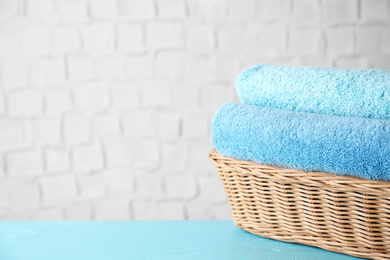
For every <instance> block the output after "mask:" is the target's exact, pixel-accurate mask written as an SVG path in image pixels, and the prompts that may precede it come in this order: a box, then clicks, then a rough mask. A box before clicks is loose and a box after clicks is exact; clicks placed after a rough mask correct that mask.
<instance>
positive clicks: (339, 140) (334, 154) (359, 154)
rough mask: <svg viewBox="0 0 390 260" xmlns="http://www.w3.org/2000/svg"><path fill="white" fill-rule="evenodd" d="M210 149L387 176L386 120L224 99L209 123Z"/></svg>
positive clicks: (389, 128) (389, 135) (389, 127)
mask: <svg viewBox="0 0 390 260" xmlns="http://www.w3.org/2000/svg"><path fill="white" fill-rule="evenodd" d="M211 136H212V143H213V146H214V148H215V149H216V150H217V151H218V152H219V153H220V154H222V155H224V156H228V157H232V158H236V159H239V160H250V161H255V162H258V163H262V164H270V165H276V166H281V167H284V168H292V169H300V170H304V171H321V172H328V173H333V174H338V175H350V176H357V177H362V178H366V179H371V180H390V120H378V119H366V118H359V117H338V116H329V115H321V114H312V113H304V112H292V111H287V110H279V109H272V108H262V107H258V106H250V105H240V104H233V103H228V104H224V105H222V106H221V107H220V108H219V110H218V111H217V113H216V115H215V117H214V119H213V122H212V124H211Z"/></svg>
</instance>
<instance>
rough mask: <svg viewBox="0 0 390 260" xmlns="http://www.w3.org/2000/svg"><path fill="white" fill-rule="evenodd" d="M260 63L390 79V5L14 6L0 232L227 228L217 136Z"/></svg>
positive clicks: (0, 134)
mask: <svg viewBox="0 0 390 260" xmlns="http://www.w3.org/2000/svg"><path fill="white" fill-rule="evenodd" d="M254 63H271V64H280V65H295V66H299V65H305V66H332V67H342V68H378V69H390V1H388V0H326V1H320V0H245V1H242V0H211V1H210V0H197V1H192V0H78V1H75V0H19V1H5V2H4V5H3V6H2V7H1V8H0V158H1V160H0V219H2V220H132V219H133V220H183V219H189V220H210V219H229V218H230V211H229V207H228V204H227V201H226V198H225V194H224V191H223V188H222V185H221V183H220V180H219V177H218V175H217V173H216V170H215V168H214V166H213V165H212V163H211V162H210V161H209V159H208V153H209V152H210V150H211V148H212V147H211V144H210V139H209V134H210V130H209V126H210V122H211V119H212V117H213V114H214V113H215V110H216V109H217V108H218V107H219V106H220V105H221V104H222V103H224V102H229V101H236V102H237V101H238V98H237V94H236V93H235V89H234V84H233V80H234V78H235V77H236V75H237V74H238V73H239V72H240V71H241V70H242V69H243V68H245V67H247V66H249V65H252V64H254Z"/></svg>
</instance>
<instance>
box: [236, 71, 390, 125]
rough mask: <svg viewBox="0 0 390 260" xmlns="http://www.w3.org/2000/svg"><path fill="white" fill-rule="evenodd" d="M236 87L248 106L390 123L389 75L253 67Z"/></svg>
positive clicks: (372, 72)
mask: <svg viewBox="0 0 390 260" xmlns="http://www.w3.org/2000/svg"><path fill="white" fill-rule="evenodd" d="M236 87H237V91H238V95H239V98H240V100H241V103H243V104H247V105H258V106H262V107H271V108H279V109H286V110H291V111H301V112H309V113H317V114H327V115H338V116H357V117H365V118H378V119H390V71H384V70H345V69H334V68H310V67H281V66H274V65H254V66H252V67H249V68H248V69H246V70H244V71H243V72H241V73H240V74H239V75H238V77H237V78H236Z"/></svg>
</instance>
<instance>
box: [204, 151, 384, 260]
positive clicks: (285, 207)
mask: <svg viewBox="0 0 390 260" xmlns="http://www.w3.org/2000/svg"><path fill="white" fill-rule="evenodd" d="M210 159H211V160H212V161H213V162H214V164H215V165H216V167H217V170H218V172H219V174H220V177H221V180H222V183H223V186H224V188H225V191H226V195H227V198H228V201H229V204H230V208H231V210H232V215H233V220H234V223H235V225H236V226H238V227H239V228H242V229H244V230H246V231H249V232H251V233H254V234H257V235H260V236H262V237H268V238H272V239H276V240H281V241H286V242H294V243H301V244H306V245H311V246H316V247H320V248H323V249H326V250H330V251H334V252H338V253H343V254H348V255H352V256H357V257H363V258H370V259H390V182H385V181H370V180H365V179H361V178H356V177H349V176H337V175H333V174H329V173H321V172H303V171H299V170H291V169H284V168H280V167H275V166H270V165H261V164H258V163H254V162H249V161H240V160H236V159H232V158H229V157H224V156H222V155H220V154H218V153H217V152H216V151H215V150H214V151H212V152H211V154H210Z"/></svg>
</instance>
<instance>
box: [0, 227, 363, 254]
mask: <svg viewBox="0 0 390 260" xmlns="http://www.w3.org/2000/svg"><path fill="white" fill-rule="evenodd" d="M0 259H1V260H24V259H26V260H49V259H50V260H62V259H72V260H78V259H83V260H87V259H93V260H99V259H104V260H106V259H110V260H111V259H112V260H122V259H123V260H124V259H126V260H128V259H264V260H265V259H272V260H278V259H280V260H282V259H283V260H293V259H294V260H305V259H310V260H312V259H315V260H322V259H323V260H328V259H336V260H337V259H341V260H344V259H345V260H347V259H359V258H355V257H351V256H347V255H342V254H337V253H333V252H328V251H325V250H322V249H318V248H314V247H309V246H304V245H298V244H291V243H284V242H279V241H275V240H271V239H266V238H262V237H259V236H256V235H253V234H250V233H248V232H246V231H243V230H241V229H239V228H237V227H236V226H234V224H233V222H232V221H152V222H147V221H129V222H0Z"/></svg>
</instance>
